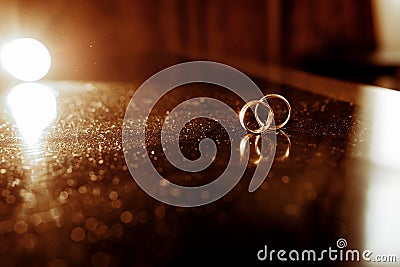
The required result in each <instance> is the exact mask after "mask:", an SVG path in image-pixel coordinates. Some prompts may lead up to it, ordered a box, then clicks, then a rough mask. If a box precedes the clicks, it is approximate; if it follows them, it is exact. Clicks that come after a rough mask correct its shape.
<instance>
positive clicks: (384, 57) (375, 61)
mask: <svg viewBox="0 0 400 267" xmlns="http://www.w3.org/2000/svg"><path fill="white" fill-rule="evenodd" d="M398 3H399V2H398V1H397V0H391V1H379V0H377V1H363V0H350V1H346V0H336V1H315V0H297V1H294V0H282V1H279V0H266V1H264V0H251V1H228V0H219V1H209V0H205V1H200V0H192V1H184V0H169V1H167V0H155V1H144V0H138V1H126V0H116V1H112V2H110V1H94V0H89V1H85V2H84V3H82V2H81V1H65V0H56V1H52V2H42V1H39V0H34V1H27V0H17V1H10V0H6V1H2V3H1V9H0V15H1V16H2V18H3V22H4V23H2V25H1V26H0V42H4V41H7V39H9V38H11V37H15V36H21V35H22V36H31V37H34V38H37V39H39V40H42V41H43V42H44V43H46V45H47V46H48V47H49V48H50V50H51V52H52V57H53V68H52V72H51V73H50V74H49V77H50V78H56V79H59V78H63V79H85V80H119V81H122V80H137V79H139V80H143V79H146V78H147V77H149V76H150V75H151V74H153V73H155V72H157V71H158V70H160V69H162V68H164V67H166V66H169V65H172V64H175V63H178V62H182V61H184V60H188V59H192V60H196V59H197V60H201V59H203V60H204V59H207V60H218V61H222V62H224V63H228V64H232V65H235V66H236V67H239V68H242V69H243V70H244V71H246V66H247V65H259V64H261V65H265V64H274V65H283V66H288V67H292V68H298V69H302V70H306V71H309V72H313V73H316V74H321V75H326V76H331V77H335V78H340V79H344V80H350V81H357V82H363V83H377V82H379V78H380V77H382V76H390V77H396V73H397V66H398V65H399V64H398V62H399V61H398V60H397V59H398V58H399V57H393V55H394V53H393V51H395V49H392V48H393V47H399V45H398V43H396V42H398V41H393V38H394V36H395V35H396V34H394V33H393V32H392V31H393V30H396V27H391V28H390V29H389V28H388V27H387V26H386V25H390V24H393V25H397V24H396V23H395V22H393V19H396V18H392V17H396V14H397V13H396V12H395V11H394V12H393V15H392V16H389V14H387V13H388V10H389V11H390V10H397V9H398V7H397V6H398V5H399V4H398ZM398 36H400V35H398ZM389 43H391V44H390V45H389V46H390V48H391V49H390V51H389V50H388V49H386V48H388V47H389V46H388V44H389ZM383 51H385V52H383ZM388 51H389V52H388ZM388 55H389V56H388ZM391 85H393V84H391ZM391 87H395V86H391Z"/></svg>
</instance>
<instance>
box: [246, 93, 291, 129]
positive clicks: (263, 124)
mask: <svg viewBox="0 0 400 267" xmlns="http://www.w3.org/2000/svg"><path fill="white" fill-rule="evenodd" d="M272 98H278V99H280V100H282V101H283V102H284V103H285V105H286V107H287V109H288V115H287V117H286V119H285V120H284V121H283V122H282V123H281V124H279V125H272V122H273V119H274V112H273V110H272V108H271V107H270V105H269V104H268V102H267V100H268V99H272ZM260 105H262V106H263V107H264V108H266V109H268V116H267V118H266V120H263V119H261V118H260V115H259V112H258V111H259V107H260ZM253 106H254V116H255V118H256V120H257V123H258V125H259V126H260V127H259V128H257V129H252V128H250V127H248V125H246V123H245V121H244V116H245V114H246V112H247V110H248V109H249V108H251V107H253ZM291 113H292V107H291V106H290V103H289V101H287V99H286V98H284V97H283V96H281V95H278V94H268V95H265V96H263V97H262V98H261V99H260V100H252V101H249V102H247V103H246V104H245V105H244V106H243V107H242V109H241V110H240V112H239V121H240V124H241V125H242V127H243V128H244V129H246V130H247V131H249V132H251V133H255V134H260V133H262V132H265V131H267V130H270V131H276V130H279V129H281V128H282V127H283V126H285V125H286V124H287V123H288V121H289V119H290V115H291Z"/></svg>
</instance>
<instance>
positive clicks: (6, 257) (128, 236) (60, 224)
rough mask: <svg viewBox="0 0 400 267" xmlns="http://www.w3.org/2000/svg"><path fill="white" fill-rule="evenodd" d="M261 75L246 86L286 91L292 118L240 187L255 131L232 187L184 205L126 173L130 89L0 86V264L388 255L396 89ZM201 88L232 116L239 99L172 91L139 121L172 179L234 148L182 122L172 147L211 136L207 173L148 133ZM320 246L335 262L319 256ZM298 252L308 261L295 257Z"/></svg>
mask: <svg viewBox="0 0 400 267" xmlns="http://www.w3.org/2000/svg"><path fill="white" fill-rule="evenodd" d="M271 75H272V74H271ZM274 77H275V80H274V79H269V78H273V77H262V78H261V79H255V82H256V84H257V85H258V86H259V87H260V88H261V89H262V91H263V93H265V94H269V93H279V94H281V95H283V96H285V97H286V98H287V99H288V101H289V102H290V103H291V106H292V117H291V119H290V121H289V122H288V124H287V125H286V126H285V127H284V128H283V129H282V130H281V131H278V132H277V133H276V153H275V158H274V159H273V162H272V167H271V170H270V171H269V173H268V176H267V177H266V180H265V181H264V182H263V183H262V184H261V186H260V187H259V188H258V189H257V190H256V191H255V192H252V193H250V192H249V191H248V187H249V183H250V180H251V177H252V175H253V173H254V171H255V169H256V167H257V165H258V164H261V163H262V161H260V157H259V154H257V140H256V139H257V137H256V136H252V135H250V136H248V137H247V138H248V140H247V141H248V142H249V143H250V146H249V147H250V150H249V151H248V153H249V155H250V159H249V161H248V164H247V168H246V170H245V173H244V175H243V177H242V179H241V180H240V182H239V183H238V184H237V185H236V186H235V187H234V188H233V190H232V191H230V192H229V193H228V194H226V195H225V196H224V197H222V198H221V199H219V200H217V201H215V202H213V203H210V204H207V205H204V206H200V207H189V208H184V207H175V206H170V205H167V204H164V203H162V202H159V201H157V200H155V199H153V198H152V197H151V196H149V195H148V194H146V192H144V191H143V190H142V189H141V188H140V187H139V186H138V185H137V183H136V182H135V180H134V179H133V178H132V176H131V174H130V172H129V169H128V166H127V164H126V161H125V158H124V150H123V147H122V126H123V121H124V115H125V111H126V108H127V106H128V104H129V101H130V99H131V98H132V96H133V95H134V92H135V90H137V88H138V87H139V85H140V84H139V83H136V84H135V83H132V84H129V83H112V82H110V83H107V82H78V81H47V82H42V83H25V84H17V85H8V84H2V87H3V88H2V91H1V101H2V109H1V114H0V136H1V138H0V151H1V152H0V156H1V163H0V192H1V197H0V207H1V208H0V259H1V266H25V265H29V266H90V265H92V266H200V265H202V266H214V265H215V264H221V265H224V266H225V265H234V264H236V265H237V264H238V263H240V265H243V266H253V265H256V266H257V265H260V266H262V265H271V264H272V265H277V266H281V265H283V266H285V265H296V264H297V265H299V264H300V265H301V266H308V265H312V266H342V265H344V266H374V265H375V264H376V262H373V260H376V259H377V258H376V257H375V256H387V258H388V259H389V256H395V257H396V259H397V261H399V260H400V226H399V225H400V215H399V211H398V208H397V207H398V206H397V205H398V203H400V194H399V192H400V164H399V163H400V141H399V136H400V125H399V120H398V114H400V92H396V91H392V90H388V89H384V88H377V87H376V88H375V87H374V88H373V87H369V86H362V85H356V84H347V83H343V84H342V83H335V82H334V81H333V82H332V81H330V80H324V79H319V78H312V77H311V78H305V77H306V76H302V75H297V74H293V75H291V76H290V77H289V76H287V77H286V76H285V77H283V78H282V79H281V80H279V79H276V77H279V75H277V76H276V75H275V76H274ZM307 77H308V76H307ZM342 85H343V86H342ZM336 92H338V93H336ZM205 96H207V97H213V98H217V99H219V100H221V101H222V102H224V103H226V104H227V105H229V106H230V107H231V108H233V109H234V110H235V111H236V112H239V111H240V108H241V107H242V106H243V104H244V102H243V100H241V99H239V98H238V97H237V96H235V95H233V94H231V93H229V92H227V91H226V90H225V89H223V88H217V87H216V86H211V85H204V84H192V85H185V86H181V87H178V88H176V89H174V90H173V91H171V93H169V94H168V95H166V96H165V97H164V98H163V99H161V100H160V103H157V105H156V106H155V108H154V109H153V110H152V113H151V118H149V120H148V122H147V129H146V131H147V132H146V134H147V140H146V149H147V151H148V154H149V156H150V157H151V159H152V163H153V165H154V166H155V167H156V168H157V170H158V171H159V172H160V173H161V174H162V175H163V176H164V177H165V178H166V179H168V180H170V181H172V182H174V183H177V184H181V185H185V186H196V185H200V184H206V183H208V182H210V181H212V180H213V179H215V177H218V175H219V174H220V173H221V172H222V171H223V170H224V168H225V166H226V164H227V161H228V160H229V154H230V153H233V152H232V151H230V142H229V137H228V136H227V134H226V132H225V131H223V129H221V125H219V124H218V123H216V122H215V121H212V120H207V119H201V118H200V119H199V120H197V121H193V123H190V124H187V125H186V126H185V128H184V129H183V130H182V131H181V136H180V137H179V142H180V145H181V150H182V153H183V154H184V155H186V156H187V157H188V158H189V159H192V160H193V159H196V158H197V157H198V156H199V155H198V154H199V152H198V147H199V141H200V140H201V139H203V138H205V137H210V138H212V139H213V140H214V141H215V144H216V147H217V149H218V152H217V154H216V158H215V161H214V162H213V163H212V165H211V166H210V168H208V169H207V170H206V171H204V172H198V173H196V172H195V173H188V172H184V171H181V170H176V168H174V166H173V165H172V164H171V163H169V162H168V159H167V158H166V157H165V155H164V153H163V149H162V146H161V140H160V131H161V128H162V127H163V126H162V125H163V123H172V122H170V121H165V117H166V114H168V113H169V112H170V111H171V110H172V109H173V108H174V107H175V106H176V105H177V104H179V103H180V102H182V101H184V100H187V99H189V98H193V97H205ZM143 101H146V99H143ZM271 105H272V106H273V108H274V112H275V118H276V120H279V119H280V118H283V117H284V116H285V115H286V114H287V111H286V109H285V108H284V107H283V106H282V105H279V103H273V102H271ZM182 112H184V111H182ZM181 115H182V116H179V114H178V116H176V120H177V121H179V119H180V118H182V119H183V117H184V116H185V114H183V113H182V114H181ZM243 138H246V136H243ZM330 249H331V250H337V252H335V254H332V255H336V256H337V258H334V259H332V257H333V256H332V255H331V256H332V257H331V258H329V250H330ZM273 250H274V252H271V251H273ZM280 250H282V251H285V254H280V256H279V257H281V256H282V257H281V258H285V257H286V261H283V260H281V259H280V258H279V257H278V255H279V254H278V251H280ZM310 250H313V251H315V253H316V256H315V260H313V259H312V257H313V255H312V254H309V253H311V252H309V251H310ZM323 250H326V254H325V256H322V257H321V252H322V251H323ZM349 250H351V251H353V250H357V251H359V256H360V261H357V260H351V259H350V258H345V257H344V256H343V255H347V254H346V252H347V251H349ZM291 251H298V252H297V254H296V252H291ZM304 251H307V252H306V255H305V256H306V257H311V258H310V260H306V259H302V256H304V255H303V254H304ZM340 251H342V253H344V254H343V255H342V258H340ZM364 251H370V252H371V254H368V253H367V254H368V255H367V256H368V257H369V258H370V259H371V262H367V261H366V260H365V259H363V258H362V256H363V255H362V254H363V252H364ZM271 253H272V254H271ZM322 255H323V254H322ZM354 255H355V254H354ZM350 256H351V255H350ZM397 265H398V263H393V262H392V263H387V266H397ZM384 266H386V265H384Z"/></svg>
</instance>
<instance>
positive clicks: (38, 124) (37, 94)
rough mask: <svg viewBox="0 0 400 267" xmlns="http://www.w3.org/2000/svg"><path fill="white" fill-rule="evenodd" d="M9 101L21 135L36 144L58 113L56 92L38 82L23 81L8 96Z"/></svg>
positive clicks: (28, 141)
mask: <svg viewBox="0 0 400 267" xmlns="http://www.w3.org/2000/svg"><path fill="white" fill-rule="evenodd" d="M7 102H8V105H9V107H10V110H11V112H12V115H13V117H14V120H15V122H16V123H17V126H18V129H19V131H20V133H21V136H22V137H23V138H24V140H25V141H26V142H27V143H28V144H34V143H36V142H37V141H38V139H39V137H40V136H41V135H42V133H43V130H44V129H45V128H46V127H47V126H49V125H50V123H51V122H52V121H53V119H54V118H55V117H56V115H57V102H56V97H55V95H54V93H53V92H52V91H51V89H50V88H49V87H47V86H44V85H41V84H38V83H21V84H18V85H17V86H15V87H14V88H13V89H12V90H11V92H10V93H9V94H8V96H7Z"/></svg>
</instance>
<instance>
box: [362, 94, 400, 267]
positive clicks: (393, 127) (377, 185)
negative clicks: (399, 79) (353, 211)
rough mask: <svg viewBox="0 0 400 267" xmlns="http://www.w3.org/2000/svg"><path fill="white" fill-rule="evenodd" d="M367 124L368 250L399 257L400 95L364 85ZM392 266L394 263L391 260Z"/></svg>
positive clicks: (365, 144) (366, 204) (366, 247)
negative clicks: (368, 163)
mask: <svg viewBox="0 0 400 267" xmlns="http://www.w3.org/2000/svg"><path fill="white" fill-rule="evenodd" d="M360 94H361V96H360V99H361V103H362V104H361V105H362V107H363V109H362V111H360V112H362V114H361V115H362V116H363V117H364V118H368V119H369V123H368V124H366V125H364V126H365V127H366V128H365V134H364V137H365V139H366V140H364V147H359V148H356V150H357V149H360V150H362V152H363V154H362V155H363V156H362V158H363V159H364V160H368V161H369V162H371V163H372V164H371V165H369V166H368V165H367V166H366V168H367V170H368V171H366V172H365V174H366V177H365V181H366V184H367V189H366V195H365V245H364V247H365V249H369V250H371V251H373V252H374V254H377V255H396V256H397V259H398V260H399V259H400V212H399V209H398V207H399V203H400V174H399V173H400V121H399V114H400V94H399V92H396V91H392V90H386V89H382V90H381V91H377V90H376V89H375V88H370V87H367V86H363V87H362V88H361V89H360ZM392 265H393V263H392Z"/></svg>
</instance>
